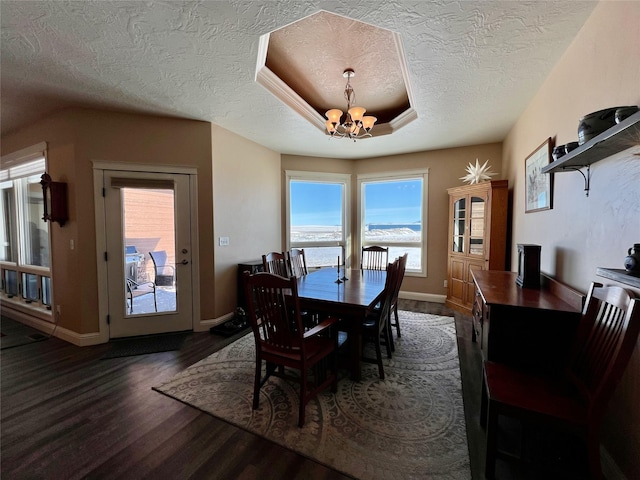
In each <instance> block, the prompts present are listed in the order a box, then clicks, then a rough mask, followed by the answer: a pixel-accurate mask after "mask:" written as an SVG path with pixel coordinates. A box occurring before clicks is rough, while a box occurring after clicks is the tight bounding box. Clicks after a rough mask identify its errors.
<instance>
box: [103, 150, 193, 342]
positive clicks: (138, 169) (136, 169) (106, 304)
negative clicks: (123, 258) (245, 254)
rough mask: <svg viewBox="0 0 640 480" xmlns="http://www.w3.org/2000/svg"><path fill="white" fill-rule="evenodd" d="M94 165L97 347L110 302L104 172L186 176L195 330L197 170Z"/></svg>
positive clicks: (105, 330)
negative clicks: (106, 256)
mask: <svg viewBox="0 0 640 480" xmlns="http://www.w3.org/2000/svg"><path fill="white" fill-rule="evenodd" d="M92 163H93V192H94V210H95V219H96V220H95V221H96V261H97V273H98V278H97V280H98V285H97V287H98V315H99V322H98V324H99V329H100V330H99V333H98V341H97V342H96V343H106V342H108V341H109V325H108V324H107V316H108V314H109V302H108V297H107V294H106V292H107V264H106V262H105V261H104V254H105V252H106V251H107V243H106V218H105V208H104V197H103V195H102V189H103V185H104V183H103V178H104V171H105V170H119V171H132V172H149V173H174V174H182V175H189V191H190V198H189V203H190V205H191V207H190V209H189V213H190V216H191V220H190V224H191V250H192V253H191V263H192V265H191V285H192V306H191V309H192V315H193V322H192V326H193V328H194V330H195V329H196V327H197V326H198V325H199V323H200V258H199V252H200V248H199V241H198V189H197V187H198V170H197V169H196V168H194V167H184V166H173V165H150V164H135V163H122V162H105V161H98V160H95V161H93V162H92Z"/></svg>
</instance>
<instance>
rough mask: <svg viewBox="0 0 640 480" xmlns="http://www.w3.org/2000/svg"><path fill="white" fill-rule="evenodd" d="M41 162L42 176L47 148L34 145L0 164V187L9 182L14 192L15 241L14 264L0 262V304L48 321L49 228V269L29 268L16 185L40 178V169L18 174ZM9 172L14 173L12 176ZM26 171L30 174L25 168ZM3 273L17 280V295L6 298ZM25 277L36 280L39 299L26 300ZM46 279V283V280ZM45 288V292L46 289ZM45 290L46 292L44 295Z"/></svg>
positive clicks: (50, 286)
mask: <svg viewBox="0 0 640 480" xmlns="http://www.w3.org/2000/svg"><path fill="white" fill-rule="evenodd" d="M36 161H41V162H42V173H45V172H46V171H47V169H48V160H47V144H46V142H41V143H38V144H36V145H32V146H30V147H27V148H24V149H22V150H19V151H17V152H13V153H10V154H8V155H3V156H2V158H1V162H0V183H2V184H5V183H8V182H10V183H11V188H12V190H13V192H12V196H13V201H14V205H13V208H14V209H15V211H14V212H13V213H14V216H15V218H13V219H12V220H13V221H14V222H15V225H14V227H15V229H16V231H15V238H14V239H13V241H15V245H16V247H15V248H16V249H17V251H16V253H15V257H14V260H15V261H13V260H10V261H9V260H0V292H1V295H2V300H3V302H4V303H5V304H6V305H8V306H10V307H14V308H18V309H19V310H22V311H25V312H29V313H30V314H34V311H35V312H36V316H37V317H39V318H43V319H46V320H49V321H50V320H51V317H52V315H51V310H52V306H53V305H54V300H53V282H52V268H51V259H52V242H51V228H50V225H48V228H47V236H46V238H47V241H48V249H49V262H48V263H49V266H46V267H45V266H39V265H30V264H26V263H25V258H26V256H25V255H26V253H25V252H24V251H23V250H24V248H25V246H26V239H25V232H24V205H23V198H22V196H23V194H24V192H23V190H24V188H23V187H24V186H23V185H18V184H17V183H16V181H19V180H21V179H23V178H29V177H31V176H34V175H39V174H40V169H39V168H38V170H37V172H36V171H34V172H33V173H31V174H26V173H24V172H20V170H21V167H24V166H28V164H30V163H33V162H36ZM12 170H14V171H15V172H16V173H15V174H14V175H12V172H11V171H12ZM27 170H29V169H28V168H27ZM5 272H16V276H17V283H18V284H17V293H16V295H11V296H10V295H9V294H8V293H7V285H6V284H5V275H6V273H5ZM25 276H35V278H36V284H37V288H38V298H37V299H35V300H34V299H31V298H27V297H26V296H25V291H26V289H28V288H27V286H26V285H25V283H24V280H23V278H24V277H25ZM47 279H48V280H47ZM45 283H46V284H47V285H46V288H45V285H44V284H45ZM45 290H46V292H45ZM45 297H48V300H49V303H48V304H46V303H44V300H45Z"/></svg>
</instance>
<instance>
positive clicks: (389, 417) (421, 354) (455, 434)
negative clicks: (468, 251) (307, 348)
mask: <svg viewBox="0 0 640 480" xmlns="http://www.w3.org/2000/svg"><path fill="white" fill-rule="evenodd" d="M399 313H400V325H401V329H402V337H401V338H399V339H396V341H395V345H396V351H395V352H394V354H393V358H392V359H386V358H385V360H384V364H385V367H384V369H385V380H380V379H379V377H378V370H377V367H376V366H375V365H371V364H366V363H365V364H363V367H362V380H361V381H360V382H353V381H351V380H350V379H349V378H346V377H345V378H341V379H340V381H339V383H338V392H337V393H335V394H333V393H331V392H330V391H329V390H326V391H325V392H323V393H321V394H320V395H319V396H318V397H317V398H316V399H314V400H312V401H310V402H309V404H308V405H307V409H306V423H305V425H304V427H303V428H299V427H298V424H297V421H298V406H297V405H298V393H297V392H298V390H297V389H298V386H297V384H295V383H293V382H292V383H289V382H287V381H285V380H283V379H280V378H271V379H270V380H269V381H268V382H267V383H266V384H265V385H264V387H263V388H262V390H261V395H260V407H259V408H258V409H257V410H253V409H252V408H251V406H252V405H251V404H252V397H253V375H254V366H255V347H254V340H253V335H252V334H249V335H246V336H244V337H243V338H241V339H239V340H237V341H236V342H234V343H232V344H231V345H228V346H227V347H225V348H223V349H222V350H220V351H219V352H216V353H214V354H213V355H211V356H209V357H207V358H205V359H204V360H201V361H200V362H198V363H196V364H195V365H192V366H191V367H189V368H188V369H186V370H185V371H183V372H181V373H179V374H178V375H176V376H175V377H173V378H172V379H171V380H169V381H168V382H166V383H163V384H162V385H159V386H157V387H154V389H155V390H157V391H159V392H162V393H164V394H166V395H168V396H170V397H173V398H175V399H178V400H180V401H182V402H184V403H187V404H189V405H191V406H193V407H196V408H198V409H200V410H202V411H204V412H207V413H210V414H211V415H214V416H216V417H218V418H221V419H223V420H226V421H228V422H230V423H232V424H233V425H236V426H238V427H241V428H243V429H246V430H248V431H250V432H252V433H255V434H257V435H261V436H263V437H265V438H267V439H269V440H271V441H273V442H276V443H278V444H280V445H283V446H284V447H287V448H289V449H291V450H294V451H296V452H298V453H300V454H302V455H305V456H307V457H309V458H312V459H314V460H316V461H318V462H320V463H322V464H324V465H327V466H329V467H331V468H334V469H336V470H338V471H341V472H343V473H346V474H348V475H352V476H354V477H356V478H361V479H410V478H415V479H447V480H448V479H451V480H458V479H470V478H471V473H470V469H469V454H468V448H467V438H466V428H465V420H464V409H463V404H462V387H461V382H460V369H459V364H458V354H457V344H456V332H455V325H454V319H453V317H442V316H436V315H429V314H424V313H414V312H406V311H401V312H399ZM383 355H384V348H383Z"/></svg>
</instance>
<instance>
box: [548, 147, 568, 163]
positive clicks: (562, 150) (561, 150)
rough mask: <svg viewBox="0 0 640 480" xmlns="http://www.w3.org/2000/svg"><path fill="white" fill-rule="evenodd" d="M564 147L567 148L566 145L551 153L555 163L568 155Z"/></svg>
mask: <svg viewBox="0 0 640 480" xmlns="http://www.w3.org/2000/svg"><path fill="white" fill-rule="evenodd" d="M564 147H565V146H564V145H558V146H557V147H555V148H554V149H553V151H552V152H551V156H552V157H553V161H554V162H555V161H556V160H558V159H559V158H560V157H562V156H564V155H565V153H567V152H566V151H565V148H564Z"/></svg>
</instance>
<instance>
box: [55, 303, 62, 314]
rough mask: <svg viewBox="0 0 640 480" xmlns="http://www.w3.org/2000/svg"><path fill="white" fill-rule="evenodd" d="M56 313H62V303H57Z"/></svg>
mask: <svg viewBox="0 0 640 480" xmlns="http://www.w3.org/2000/svg"><path fill="white" fill-rule="evenodd" d="M56 313H57V314H58V316H60V315H62V309H61V308H60V305H56Z"/></svg>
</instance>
